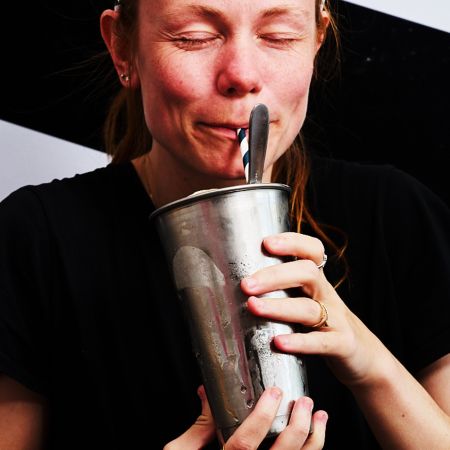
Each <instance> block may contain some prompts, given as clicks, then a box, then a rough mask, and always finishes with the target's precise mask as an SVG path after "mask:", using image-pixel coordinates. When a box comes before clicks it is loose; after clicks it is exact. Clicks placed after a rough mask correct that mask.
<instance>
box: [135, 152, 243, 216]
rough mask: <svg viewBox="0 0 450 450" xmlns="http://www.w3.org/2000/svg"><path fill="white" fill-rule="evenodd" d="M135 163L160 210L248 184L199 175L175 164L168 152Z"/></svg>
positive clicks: (237, 180) (152, 155)
mask: <svg viewBox="0 0 450 450" xmlns="http://www.w3.org/2000/svg"><path fill="white" fill-rule="evenodd" d="M132 162H133V165H134V167H135V169H136V172H137V173H138V175H139V178H140V179H141V182H142V184H143V185H144V187H145V189H146V191H147V193H148V194H149V196H150V198H151V199H152V202H153V204H154V205H155V207H156V208H159V207H161V206H164V205H166V204H167V203H170V202H173V201H175V200H178V199H180V198H183V197H186V196H188V195H190V194H192V193H193V192H196V191H200V190H203V189H212V188H222V187H228V186H234V185H238V184H245V181H244V180H243V179H222V178H218V177H213V176H208V175H207V174H204V173H198V172H195V171H194V170H192V169H191V168H189V167H187V166H186V165H180V164H177V163H176V162H174V160H173V159H172V158H171V157H170V155H167V152H165V151H158V150H156V149H154V150H152V151H151V152H149V153H146V154H144V155H142V156H140V157H138V158H136V159H134V160H133V161H132Z"/></svg>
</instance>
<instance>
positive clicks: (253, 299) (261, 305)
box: [249, 297, 266, 311]
mask: <svg viewBox="0 0 450 450" xmlns="http://www.w3.org/2000/svg"><path fill="white" fill-rule="evenodd" d="M249 301H251V302H252V303H253V305H255V306H256V307H257V308H258V309H259V310H260V311H262V310H264V309H265V306H266V302H265V301H263V300H261V299H259V298H258V297H250V298H249Z"/></svg>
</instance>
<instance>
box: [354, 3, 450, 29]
mask: <svg viewBox="0 0 450 450" xmlns="http://www.w3.org/2000/svg"><path fill="white" fill-rule="evenodd" d="M348 3H353V4H355V5H360V6H365V7H366V8H371V9H375V10H376V11H381V12H384V13H387V14H390V15H392V16H397V17H401V18H402V19H407V20H411V21H412V22H417V23H420V24H422V25H427V26H429V27H433V28H437V29H438V30H442V31H446V32H447V33H449V32H450V0H350V1H349V2H348Z"/></svg>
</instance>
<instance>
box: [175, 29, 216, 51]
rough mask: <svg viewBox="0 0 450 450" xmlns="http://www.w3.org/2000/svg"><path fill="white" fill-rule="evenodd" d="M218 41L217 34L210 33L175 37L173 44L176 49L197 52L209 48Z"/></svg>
mask: <svg viewBox="0 0 450 450" xmlns="http://www.w3.org/2000/svg"><path fill="white" fill-rule="evenodd" d="M219 39H220V36H219V35H217V34H211V33H189V34H183V35H181V36H177V37H175V39H174V40H175V43H176V45H177V46H178V47H180V48H183V49H186V50H197V49H199V50H200V49H202V48H206V47H208V46H210V45H211V44H214V43H216V42H217V41H218V40H219Z"/></svg>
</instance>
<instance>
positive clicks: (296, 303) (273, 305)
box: [247, 297, 322, 327]
mask: <svg viewBox="0 0 450 450" xmlns="http://www.w3.org/2000/svg"><path fill="white" fill-rule="evenodd" d="M247 306H248V310H249V311H250V312H251V313H252V314H255V315H256V316H259V317H266V318H268V319H272V320H280V321H283V322H290V323H301V324H303V325H305V326H309V327H312V326H313V325H315V324H317V323H318V322H319V321H320V320H321V318H322V308H321V307H320V305H319V303H318V302H316V301H314V300H311V299H310V298H303V297H300V298H258V297H250V298H249V299H248V302H247Z"/></svg>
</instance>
